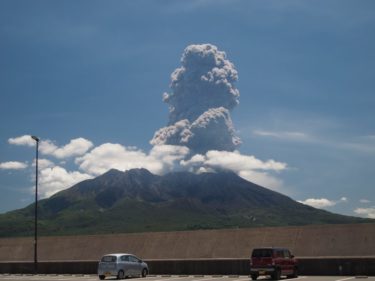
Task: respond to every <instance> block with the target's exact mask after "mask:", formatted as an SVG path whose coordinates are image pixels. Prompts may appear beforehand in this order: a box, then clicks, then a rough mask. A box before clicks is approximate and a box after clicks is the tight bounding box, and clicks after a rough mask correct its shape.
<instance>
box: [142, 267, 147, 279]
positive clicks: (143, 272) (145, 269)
mask: <svg viewBox="0 0 375 281" xmlns="http://www.w3.org/2000/svg"><path fill="white" fill-rule="evenodd" d="M147 274H148V270H147V268H144V269H143V270H142V277H146V276H147Z"/></svg>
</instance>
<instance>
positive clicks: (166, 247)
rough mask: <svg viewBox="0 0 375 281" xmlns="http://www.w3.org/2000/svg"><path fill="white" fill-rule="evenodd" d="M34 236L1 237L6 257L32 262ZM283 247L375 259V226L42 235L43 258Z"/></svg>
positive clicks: (231, 255) (186, 255) (0, 251)
mask: <svg viewBox="0 0 375 281" xmlns="http://www.w3.org/2000/svg"><path fill="white" fill-rule="evenodd" d="M33 245H34V244H33V238H32V237H28V238H2V239H0V262H1V261H32V260H33V258H34V254H33V253H34V252H33V251H34V248H33ZM261 246H282V247H287V248H289V249H291V251H292V252H293V254H294V255H296V256H297V257H370V256H372V257H375V224H352V225H313V226H299V227H297V226H296V227H265V228H249V229H225V230H199V231H181V232H150V233H132V234H112V235H86V236H61V237H40V238H39V239H38V259H39V260H40V261H56V260H57V261H61V260H65V261H68V260H69V261H76V260H86V261H87V260H93V261H94V260H98V259H99V258H100V257H101V256H102V255H103V254H107V253H113V252H130V253H134V254H136V255H138V256H139V257H141V258H143V259H148V260H158V259H162V260H168V259H170V260H176V259H223V258H224V259H246V258H248V257H249V256H250V253H251V250H252V249H253V248H254V247H261Z"/></svg>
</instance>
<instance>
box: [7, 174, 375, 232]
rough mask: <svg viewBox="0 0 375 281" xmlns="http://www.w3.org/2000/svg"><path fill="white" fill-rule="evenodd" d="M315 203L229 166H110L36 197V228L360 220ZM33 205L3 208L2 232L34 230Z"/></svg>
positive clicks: (237, 225) (184, 226) (227, 225)
mask: <svg viewBox="0 0 375 281" xmlns="http://www.w3.org/2000/svg"><path fill="white" fill-rule="evenodd" d="M370 221H372V220H369V219H361V218H356V217H348V216H343V215H338V214H333V213H330V212H327V211H323V210H319V209H315V208H312V207H310V206H306V205H303V204H301V203H298V202H296V201H294V200H292V199H291V198H289V197H287V196H285V195H282V194H280V193H277V192H274V191H271V190H269V189H267V188H264V187H261V186H259V185H256V184H254V183H251V182H249V181H246V180H244V179H243V178H241V177H239V176H237V175H236V174H234V173H232V172H219V173H203V174H193V173H189V172H173V173H169V174H166V175H164V176H157V175H154V174H152V173H150V172H149V171H148V170H145V169H133V170H129V171H126V172H121V171H118V170H110V171H108V172H107V173H105V174H103V175H101V176H99V177H97V178H95V179H91V180H85V181H83V182H80V183H78V184H76V185H74V186H72V187H71V188H69V189H67V190H64V191H61V192H59V193H56V194H55V195H53V196H52V197H50V198H48V199H44V200H41V201H39V204H38V229H39V230H38V231H39V235H71V234H98V233H124V232H149V231H178V230H192V229H218V228H244V227H260V226H286V225H306V224H333V223H361V222H370ZM33 223H34V204H31V205H29V206H28V207H26V208H23V209H19V210H15V211H11V212H8V213H5V214H1V215H0V236H2V237H5V236H30V235H33V231H34V224H33Z"/></svg>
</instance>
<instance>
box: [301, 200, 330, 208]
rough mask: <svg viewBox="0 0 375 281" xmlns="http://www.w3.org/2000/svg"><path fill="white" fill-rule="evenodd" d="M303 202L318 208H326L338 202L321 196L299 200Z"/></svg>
mask: <svg viewBox="0 0 375 281" xmlns="http://www.w3.org/2000/svg"><path fill="white" fill-rule="evenodd" d="M298 202H300V203H302V204H305V205H309V206H311V207H314V208H318V209H324V208H326V207H332V206H335V205H336V204H337V202H336V201H331V200H328V199H326V198H320V199H315V198H309V199H306V200H304V201H298Z"/></svg>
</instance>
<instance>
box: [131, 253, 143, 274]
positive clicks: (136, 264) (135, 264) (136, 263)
mask: <svg viewBox="0 0 375 281" xmlns="http://www.w3.org/2000/svg"><path fill="white" fill-rule="evenodd" d="M129 259H130V262H131V267H132V269H133V273H132V274H133V275H140V274H141V273H142V263H141V260H140V259H138V258H137V257H135V256H129Z"/></svg>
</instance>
